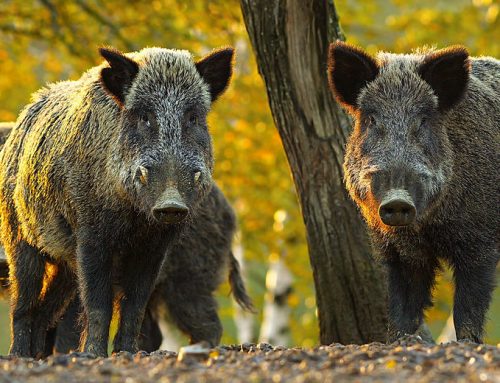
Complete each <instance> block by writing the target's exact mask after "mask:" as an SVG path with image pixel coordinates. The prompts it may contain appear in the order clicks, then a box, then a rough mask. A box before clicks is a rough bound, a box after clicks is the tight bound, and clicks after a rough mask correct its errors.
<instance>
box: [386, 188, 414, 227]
mask: <svg viewBox="0 0 500 383" xmlns="http://www.w3.org/2000/svg"><path fill="white" fill-rule="evenodd" d="M378 214H379V216H380V219H381V220H382V222H383V223H385V224H386V225H389V226H407V225H410V224H411V223H412V222H413V221H414V220H415V216H416V214H417V210H416V209H415V204H414V203H413V200H412V198H411V197H410V195H409V194H408V192H407V191H406V190H396V191H392V192H389V193H387V195H386V196H385V198H384V199H383V200H382V202H381V203H380V207H379V210H378Z"/></svg>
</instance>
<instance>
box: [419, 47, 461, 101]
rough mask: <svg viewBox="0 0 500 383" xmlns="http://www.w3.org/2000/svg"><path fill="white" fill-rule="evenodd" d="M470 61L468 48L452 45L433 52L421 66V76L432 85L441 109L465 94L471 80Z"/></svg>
mask: <svg viewBox="0 0 500 383" xmlns="http://www.w3.org/2000/svg"><path fill="white" fill-rule="evenodd" d="M469 72H470V62H469V53H468V52H467V49H465V48H464V47H461V46H452V47H449V48H446V49H441V50H439V51H437V52H435V53H431V54H430V55H428V56H427V57H426V58H425V59H424V62H423V64H422V65H421V67H420V68H419V74H420V76H421V77H422V78H423V79H424V80H425V81H426V82H427V83H428V84H429V85H430V86H431V87H432V89H433V90H434V93H435V94H436V96H437V98H438V101H439V109H441V110H443V111H444V110H447V109H449V108H451V107H452V106H453V105H455V104H456V103H457V102H458V101H459V100H460V99H461V98H462V96H463V94H464V91H465V88H466V86H467V82H468V81H469Z"/></svg>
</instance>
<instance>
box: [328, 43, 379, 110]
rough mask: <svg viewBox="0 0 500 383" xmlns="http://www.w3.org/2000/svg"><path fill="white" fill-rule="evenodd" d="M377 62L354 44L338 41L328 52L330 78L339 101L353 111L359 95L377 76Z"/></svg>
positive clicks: (331, 85) (331, 45) (332, 88)
mask: <svg viewBox="0 0 500 383" xmlns="http://www.w3.org/2000/svg"><path fill="white" fill-rule="evenodd" d="M378 72H379V67H378V64H377V62H376V61H375V60H374V59H373V58H372V57H370V56H369V55H368V54H367V53H365V52H364V51H362V50H361V49H359V48H356V47H354V46H352V45H349V44H346V43H343V42H341V41H336V42H334V43H332V44H330V49H329V52H328V80H329V83H330V89H331V90H332V91H333V93H334V94H335V96H336V98H337V101H339V102H340V103H341V104H342V105H344V107H346V108H347V109H349V110H351V111H355V110H356V109H357V107H358V105H357V99H358V95H359V93H360V91H361V89H363V88H364V87H365V86H366V84H368V83H369V82H370V81H373V80H374V79H375V77H377V75H378Z"/></svg>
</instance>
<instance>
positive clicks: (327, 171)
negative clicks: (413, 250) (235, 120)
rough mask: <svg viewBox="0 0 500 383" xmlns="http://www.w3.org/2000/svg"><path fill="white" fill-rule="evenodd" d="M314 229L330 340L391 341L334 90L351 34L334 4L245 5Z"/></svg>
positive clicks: (314, 257) (325, 338)
mask: <svg viewBox="0 0 500 383" xmlns="http://www.w3.org/2000/svg"><path fill="white" fill-rule="evenodd" d="M241 7H242V11H243V16H244V20H245V24H246V27H247V30H248V33H249V36H250V40H251V42H252V45H253V48H254V52H255V54H256V57H257V63H258V67H259V72H260V73H261V75H262V76H263V78H264V81H265V83H266V88H267V95H268V99H269V104H270V106H271V111H272V114H273V117H274V122H275V124H276V126H277V128H278V130H279V133H280V136H281V139H282V141H283V145H284V148H285V152H286V154H287V157H288V161H289V164H290V167H291V170H292V174H293V178H294V182H295V186H296V189H297V193H298V196H299V200H300V204H301V209H302V215H303V218H304V222H305V225H306V230H307V241H308V246H309V257H310V262H311V265H312V269H313V273H314V283H315V288H316V299H317V305H318V315H319V325H320V341H321V343H322V344H330V343H332V342H340V343H344V344H347V343H365V342H371V341H382V340H385V333H386V288H385V278H384V275H383V272H382V271H381V268H380V267H379V266H378V265H377V264H376V263H375V262H374V261H373V259H372V257H371V250H370V246H369V242H368V239H367V235H366V230H365V225H364V223H363V222H362V220H361V218H360V215H359V213H358V211H357V209H356V207H355V206H354V204H353V203H352V201H351V200H350V198H349V196H348V194H347V192H346V190H345V188H344V186H343V169H342V163H343V149H344V145H345V142H346V138H347V136H348V134H349V131H350V126H351V125H350V121H349V119H348V117H347V115H346V114H345V113H344V112H343V111H342V110H341V109H340V107H339V106H338V105H337V104H336V103H335V101H334V100H333V97H332V95H331V93H330V90H329V88H328V81H327V71H326V68H327V65H326V62H327V52H328V44H329V42H330V41H333V40H335V39H337V38H342V35H341V31H340V27H339V23H338V18H337V14H336V11H335V6H334V3H333V2H332V1H331V0H324V1H320V0H287V1H285V0H241Z"/></svg>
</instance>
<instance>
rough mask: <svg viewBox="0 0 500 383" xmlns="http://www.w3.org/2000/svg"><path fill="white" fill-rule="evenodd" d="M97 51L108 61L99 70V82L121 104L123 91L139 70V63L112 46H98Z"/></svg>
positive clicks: (123, 97)
mask: <svg viewBox="0 0 500 383" xmlns="http://www.w3.org/2000/svg"><path fill="white" fill-rule="evenodd" d="M99 53H100V54H101V56H102V57H104V58H105V59H106V61H107V62H108V63H109V67H107V68H103V69H102V70H101V82H102V84H103V85H104V88H105V89H106V90H107V91H108V92H109V93H110V94H111V96H112V97H113V98H114V99H115V100H116V101H117V102H118V104H120V105H123V102H124V100H125V91H126V90H127V88H129V87H130V85H131V84H132V81H133V80H134V78H135V76H136V75H137V72H139V65H138V64H137V63H136V62H135V61H133V60H131V59H129V58H128V57H126V56H125V55H124V54H123V53H121V52H120V51H118V50H116V49H113V48H99Z"/></svg>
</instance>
